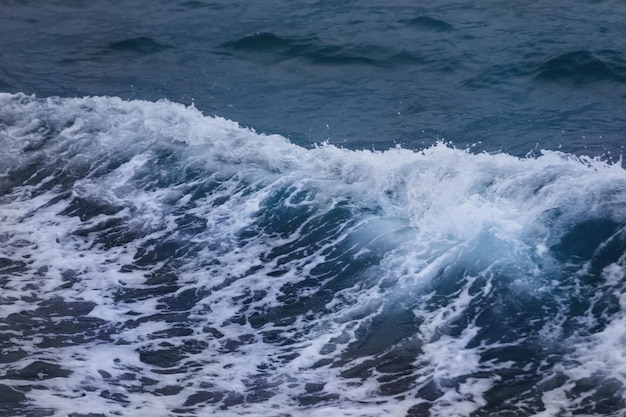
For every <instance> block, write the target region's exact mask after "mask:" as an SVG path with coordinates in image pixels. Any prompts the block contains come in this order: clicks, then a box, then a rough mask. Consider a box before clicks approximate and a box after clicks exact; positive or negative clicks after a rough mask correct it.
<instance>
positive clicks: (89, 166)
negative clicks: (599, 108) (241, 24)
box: [0, 94, 626, 416]
mask: <svg viewBox="0 0 626 417" xmlns="http://www.w3.org/2000/svg"><path fill="white" fill-rule="evenodd" d="M0 141H1V143H2V147H3V150H4V151H3V153H2V154H0V167H1V168H2V172H1V174H0V175H1V176H0V189H1V191H2V194H1V196H0V201H1V203H2V206H1V209H0V210H1V211H0V216H1V217H2V225H3V227H2V233H1V234H0V247H1V248H2V249H1V257H0V285H1V286H2V296H1V297H2V298H1V303H2V309H1V312H2V322H1V324H0V344H1V346H2V349H1V351H2V354H1V355H0V362H2V363H3V364H4V369H5V371H4V372H3V373H2V375H0V379H1V381H0V393H1V394H2V395H3V397H4V398H8V399H9V400H7V401H5V402H3V406H4V407H5V409H4V410H3V413H4V414H5V415H22V414H25V413H29V412H30V413H32V412H36V413H39V414H38V415H53V414H54V413H55V412H58V411H59V410H61V411H63V412H68V413H78V414H77V415H80V412H81V409H83V408H85V409H86V408H87V406H88V407H89V409H91V410H106V411H105V412H104V415H144V414H145V412H146V410H149V411H150V412H154V413H156V414H170V415H191V414H196V413H201V412H204V411H203V410H205V411H206V410H209V411H218V410H219V413H220V414H221V415H229V414H232V415H242V414H251V415H260V414H263V415H286V414H287V415H300V414H302V415H305V414H306V415H328V414H329V413H332V414H333V415H345V416H352V415H355V416H356V415H372V416H375V415H381V416H382V415H409V416H422V415H433V416H454V415H459V416H466V415H475V416H483V415H489V416H498V415H501V416H504V415H545V416H548V415H555V414H559V413H562V414H568V413H573V414H588V415H619V413H620V412H621V410H623V409H624V407H625V406H626V404H625V392H626V391H625V389H624V387H625V384H626V378H625V377H624V375H625V369H626V360H625V359H624V357H623V356H622V355H621V345H622V340H623V338H624V337H626V333H625V331H624V329H626V325H625V324H626V315H624V313H623V311H622V310H623V305H624V303H625V302H626V301H625V299H624V295H623V293H624V291H625V289H626V288H625V278H626V255H625V251H624V249H625V241H626V211H625V210H624V204H625V203H626V173H625V172H624V170H623V168H622V167H621V166H620V165H609V164H605V163H603V162H601V161H598V160H594V159H586V158H579V157H573V156H570V155H567V154H562V153H558V152H545V153H544V154H543V155H541V156H539V157H536V158H530V157H529V158H526V159H519V158H515V157H512V156H508V155H506V154H493V155H490V154H471V153H468V152H466V151H462V150H458V149H454V148H451V147H448V146H446V145H445V144H437V145H436V146H433V147H431V148H427V149H424V150H423V151H421V152H413V151H409V150H404V149H399V148H398V149H391V150H388V151H385V152H370V151H349V150H345V149H340V148H336V147H334V146H330V145H320V146H318V147H315V148H313V149H305V148H302V147H298V146H295V145H293V144H291V143H289V142H288V141H287V140H286V139H284V138H282V137H280V136H266V135H259V134H257V133H255V132H253V131H251V130H248V129H243V128H241V127H239V126H238V125H237V124H235V123H233V122H229V121H227V120H224V119H220V118H210V117H205V116H203V115H202V114H201V113H200V112H199V111H197V110H196V109H194V108H193V107H184V106H181V105H177V104H173V103H170V102H166V101H162V102H156V103H150V102H143V101H132V102H128V101H122V100H120V99H117V98H107V97H92V98H84V99H59V98H49V99H38V98H35V97H31V96H25V95H20V94H18V95H9V94H0ZM78 398H80V401H78V402H77V399H78ZM46 413H48V414H46Z"/></svg>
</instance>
